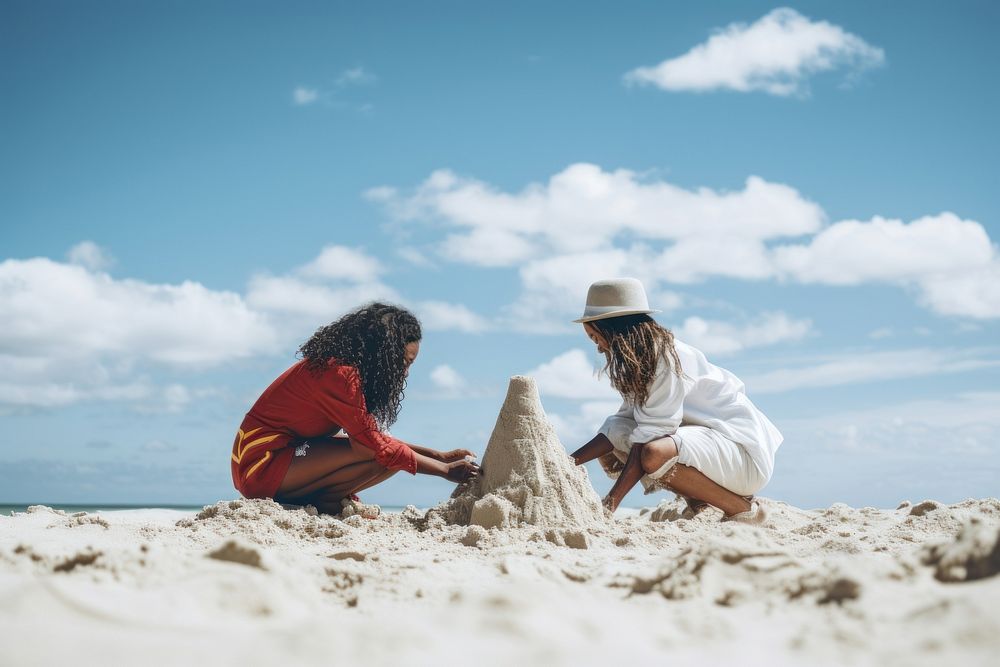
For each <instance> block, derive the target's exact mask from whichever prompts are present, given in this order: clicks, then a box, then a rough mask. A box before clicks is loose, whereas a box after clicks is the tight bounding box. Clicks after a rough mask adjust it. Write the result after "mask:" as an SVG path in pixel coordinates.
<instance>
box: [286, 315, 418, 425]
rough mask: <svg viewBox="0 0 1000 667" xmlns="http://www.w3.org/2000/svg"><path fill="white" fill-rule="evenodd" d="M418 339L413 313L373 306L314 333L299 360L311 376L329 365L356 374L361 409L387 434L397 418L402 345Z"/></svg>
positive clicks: (403, 378)
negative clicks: (361, 396)
mask: <svg viewBox="0 0 1000 667" xmlns="http://www.w3.org/2000/svg"><path fill="white" fill-rule="evenodd" d="M420 338H421V330H420V321H419V320H418V319H417V318H416V317H415V316H414V315H413V313H411V312H410V311H408V310H406V309H405V308H400V307H399V306H390V305H388V304H385V303H378V302H375V303H369V304H367V305H364V306H361V307H360V308H358V309H357V310H355V311H353V312H350V313H348V314H346V315H344V316H343V317H341V318H340V319H339V320H337V321H336V322H333V323H331V324H328V325H326V326H325V327H320V328H319V329H317V330H316V333H314V334H313V335H312V338H310V339H309V340H307V341H306V342H305V343H303V344H302V347H300V348H299V354H301V355H302V357H303V358H304V359H305V360H306V362H307V367H308V368H309V370H310V371H312V372H313V373H322V372H324V371H325V370H326V369H327V366H328V364H329V362H330V361H331V360H333V361H336V362H338V363H340V364H344V365H347V366H353V367H354V368H355V369H357V371H358V375H359V376H361V388H362V391H363V393H364V395H365V406H366V407H367V409H368V412H369V413H371V415H372V416H373V417H374V418H375V420H376V421H377V422H378V424H379V426H381V427H382V428H383V429H387V428H389V427H390V426H392V425H393V424H394V423H395V422H396V418H397V417H398V416H399V407H400V403H401V402H402V400H403V391H404V390H405V389H406V360H405V351H406V345H407V344H409V343H414V342H417V341H419V340H420Z"/></svg>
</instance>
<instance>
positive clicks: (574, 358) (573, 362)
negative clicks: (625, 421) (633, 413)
mask: <svg viewBox="0 0 1000 667" xmlns="http://www.w3.org/2000/svg"><path fill="white" fill-rule="evenodd" d="M594 358H595V359H596V358H597V357H596V356H595V357H594ZM526 375H530V376H532V377H534V378H535V382H536V383H538V391H539V393H540V394H541V395H542V396H551V397H553V398H571V399H577V400H585V399H590V400H593V399H597V400H603V401H609V400H613V399H614V398H615V397H616V396H618V392H616V391H615V390H614V389H613V388H612V387H611V383H610V381H609V380H608V379H607V377H604V378H600V379H599V378H598V377H597V367H595V364H594V362H592V361H591V360H590V358H589V357H588V356H587V353H586V352H584V351H583V350H581V349H574V350H569V351H568V352H564V353H562V354H560V355H559V356H557V357H555V358H554V359H552V360H551V361H548V362H546V363H544V364H542V365H540V366H538V367H537V368H534V369H532V370H531V371H528V373H526Z"/></svg>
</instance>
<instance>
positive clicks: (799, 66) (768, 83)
mask: <svg viewBox="0 0 1000 667" xmlns="http://www.w3.org/2000/svg"><path fill="white" fill-rule="evenodd" d="M884 62H885V53H884V52H883V50H882V49H880V48H877V47H875V46H872V45H870V44H868V43H867V42H866V41H865V40H863V39H861V38H860V37H858V36H857V35H854V34H851V33H849V32H847V31H845V30H844V29H843V28H841V27H840V26H837V25H833V24H832V23H829V22H827V21H812V20H810V19H809V18H807V17H805V16H802V15H801V14H799V13H798V12H796V11H795V10H794V9H788V8H779V9H775V10H773V11H771V12H770V13H768V14H766V15H765V16H763V17H761V18H760V19H758V20H757V21H755V22H754V23H751V24H749V25H747V24H745V23H732V24H730V25H728V26H726V27H725V28H723V29H721V30H719V31H718V32H716V33H715V34H714V35H712V36H711V37H709V39H708V40H707V41H706V42H704V43H702V44H699V45H697V46H695V47H694V48H692V49H691V50H690V51H688V52H687V53H685V54H683V55H681V56H678V57H676V58H670V59H668V60H664V61H663V62H661V63H660V64H658V65H655V66H652V67H638V68H636V69H634V70H632V71H630V72H628V73H627V74H626V75H625V81H626V83H629V84H637V85H652V86H656V87H658V88H661V89H663V90H669V91H711V90H735V91H739V92H752V91H763V92H766V93H770V94H772V95H779V96H787V95H801V94H803V93H804V92H806V91H807V90H808V88H807V82H808V79H809V77H810V76H812V75H814V74H816V73H819V72H825V71H830V70H834V69H845V70H847V71H848V72H850V73H851V74H850V75H849V76H857V73H859V72H860V71H862V70H864V69H866V68H870V67H875V66H879V65H882V64H883V63H884Z"/></svg>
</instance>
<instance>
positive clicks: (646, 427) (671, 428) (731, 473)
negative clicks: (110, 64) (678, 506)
mask: <svg viewBox="0 0 1000 667" xmlns="http://www.w3.org/2000/svg"><path fill="white" fill-rule="evenodd" d="M652 312H654V311H652V310H650V309H649V306H648V302H647V300H646V293H645V291H644V290H643V288H642V284H641V283H640V282H639V281H638V280H635V279H634V278H619V279H614V280H602V281H599V282H596V283H594V284H593V285H591V287H590V291H589V292H588V294H587V308H586V311H585V312H584V316H583V317H581V318H580V319H578V320H576V321H577V322H582V323H583V326H584V330H585V331H586V333H587V335H588V336H589V337H590V339H591V340H592V341H593V342H594V343H595V344H596V345H597V349H598V351H599V352H601V353H602V354H604V355H605V357H606V358H607V364H606V366H605V369H604V370H605V371H607V373H608V375H609V377H610V379H611V384H612V385H613V386H614V387H615V389H617V390H618V392H619V393H620V394H621V395H622V398H623V402H622V406H621V408H620V409H619V410H618V412H617V413H615V414H613V415H611V416H610V417H608V419H607V420H606V421H605V422H604V425H603V426H602V427H601V429H600V432H599V433H598V434H597V435H596V436H595V437H594V438H593V439H592V440H591V441H590V442H588V443H587V444H586V445H584V446H583V447H581V448H580V449H579V450H577V451H576V452H574V453H573V455H572V456H573V459H574V462H575V463H576V464H577V465H581V464H583V463H586V462H587V461H591V460H593V459H595V458H597V459H600V460H601V464H602V466H603V467H604V469H605V470H606V471H608V474H609V475H611V476H612V477H617V479H616V482H615V484H614V486H613V487H612V488H611V491H610V492H609V493H608V495H607V497H606V498H605V500H604V503H605V506H606V507H607V508H608V509H609V510H610V511H612V512H613V511H615V509H617V508H618V505H619V504H620V503H621V501H622V499H623V498H624V497H625V495H626V494H627V493H628V492H629V491H630V490H631V489H632V487H634V486H635V485H636V483H638V482H639V481H640V480H642V481H643V484H644V486H646V488H647V492H650V491H652V490H655V489H656V488H666V489H669V490H671V491H673V492H675V493H677V494H678V495H680V496H682V497H684V498H686V499H687V501H688V505H689V508H690V511H691V512H692V513H696V512H697V511H699V510H701V509H703V508H704V507H705V506H706V504H707V505H712V506H715V507H718V508H719V509H721V510H722V511H723V514H724V517H723V518H724V520H735V521H742V522H748V523H763V521H764V519H765V514H764V510H763V509H762V507H761V506H760V504H759V503H758V502H757V501H755V500H754V499H753V494H754V493H756V492H757V491H759V490H760V489H761V488H763V486H764V485H765V484H767V482H768V480H769V479H770V478H771V473H772V472H773V470H774V454H775V451H777V449H778V446H779V445H780V444H781V441H782V437H781V434H780V433H779V432H778V430H777V429H776V428H775V427H774V425H773V424H772V423H771V422H770V421H769V420H768V419H767V417H766V416H764V414H763V413H762V412H761V411H760V410H758V409H757V407H756V406H755V405H754V404H753V403H752V402H751V401H750V399H749V398H747V395H746V393H745V388H744V385H743V383H742V382H741V381H740V380H739V378H737V377H736V376H735V375H733V374H732V373H730V372H729V371H727V370H725V369H723V368H719V367H718V366H715V365H713V364H711V363H709V361H708V360H707V359H706V358H705V355H704V354H702V353H701V351H699V350H697V349H696V348H694V347H691V346H690V345H686V344H684V343H682V342H680V341H677V340H675V339H674V337H673V334H671V332H670V330H669V329H666V328H664V327H662V326H660V325H659V324H658V323H657V322H656V321H655V320H653V318H651V317H650V316H649V314H650V313H652Z"/></svg>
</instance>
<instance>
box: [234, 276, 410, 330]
mask: <svg viewBox="0 0 1000 667" xmlns="http://www.w3.org/2000/svg"><path fill="white" fill-rule="evenodd" d="M377 300H385V301H398V295H397V294H396V292H395V290H393V289H392V288H390V287H388V286H386V285H383V284H382V283H379V282H374V283H347V284H341V285H337V286H329V285H326V284H321V283H312V282H308V281H305V280H303V279H301V278H298V277H296V276H269V275H256V276H253V277H252V278H251V279H250V284H249V285H248V287H247V303H248V304H249V305H250V306H252V307H253V308H255V309H257V310H260V311H265V312H269V313H282V314H286V315H295V316H301V317H304V318H307V319H308V320H310V321H313V322H315V321H316V320H322V321H324V322H328V321H330V320H333V319H336V318H337V317H339V316H341V315H343V314H345V313H347V312H348V311H350V310H353V309H354V308H357V307H358V306H360V305H361V304H363V303H365V302H368V301H377Z"/></svg>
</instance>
